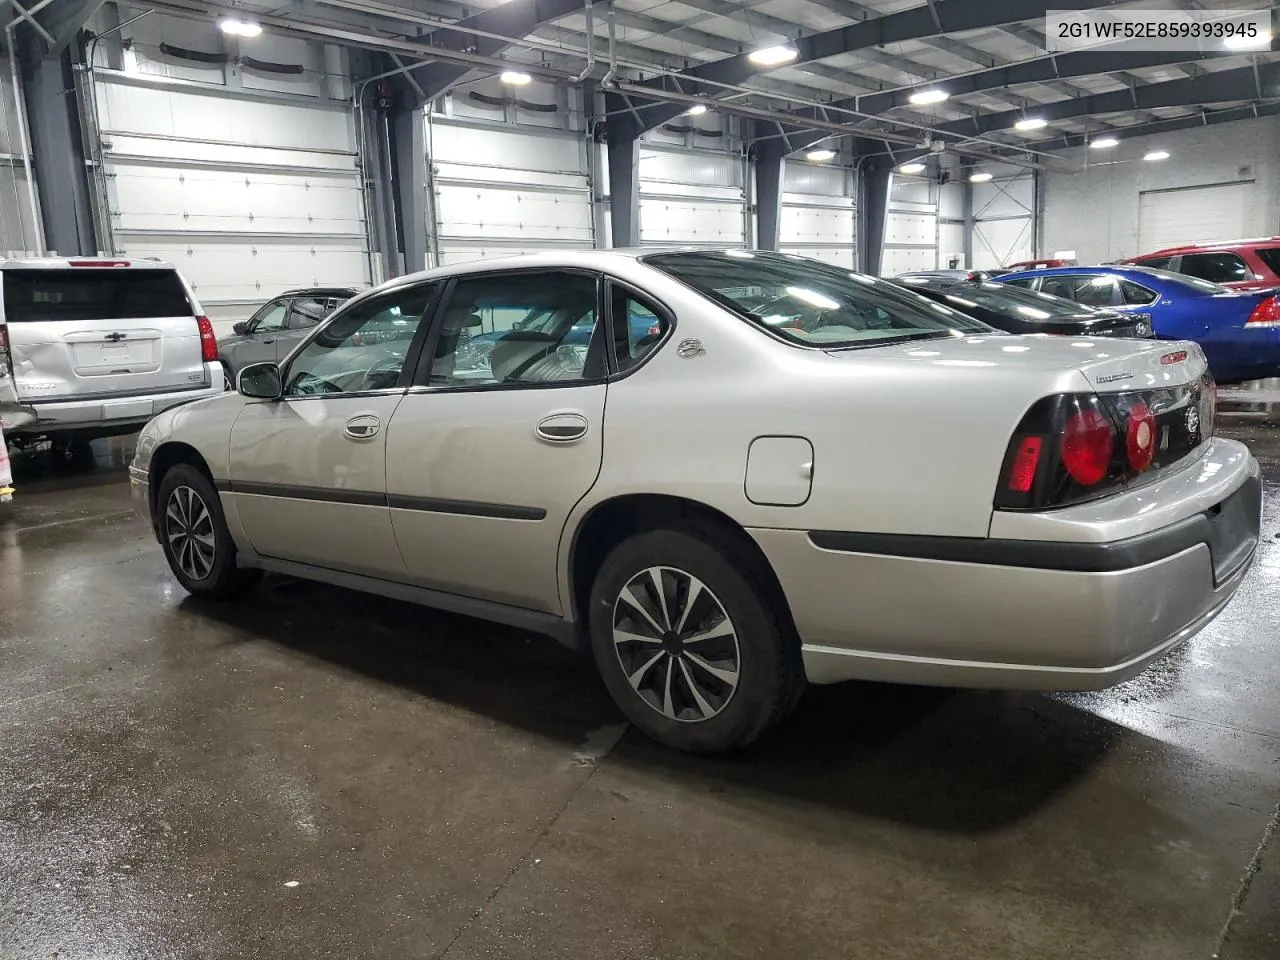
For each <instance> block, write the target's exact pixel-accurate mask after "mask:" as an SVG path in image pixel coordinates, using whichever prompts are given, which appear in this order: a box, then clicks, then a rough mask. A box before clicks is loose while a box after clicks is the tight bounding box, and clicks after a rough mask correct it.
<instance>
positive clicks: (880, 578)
mask: <svg viewBox="0 0 1280 960" xmlns="http://www.w3.org/2000/svg"><path fill="white" fill-rule="evenodd" d="M781 299H787V300H789V301H792V302H794V303H795V304H796V305H797V307H803V308H804V309H797V310H796V311H792V312H794V313H796V314H797V315H798V316H800V319H799V320H797V321H796V322H795V323H788V324H786V325H777V324H770V323H768V322H767V318H765V317H762V316H761V315H760V314H758V313H757V312H755V307H757V306H758V305H759V304H761V303H773V304H776V303H777V302H779V300H781ZM531 317H534V318H536V322H530V319H529V318H531ZM481 338H484V339H483V340H482V341H481V342H485V343H488V344H489V346H488V348H487V349H485V350H484V351H476V350H474V349H472V345H473V344H474V343H475V342H476V341H477V340H481ZM1205 370H1206V368H1205V362H1204V357H1203V356H1202V355H1201V353H1200V351H1199V349H1198V348H1197V347H1196V346H1195V345H1194V344H1191V343H1180V342H1158V341H1138V340H1114V339H1111V340H1098V341H1096V342H1095V341H1092V340H1088V339H1080V338H1069V337H1043V336H1014V335H1008V334H1003V333H1000V332H998V331H995V330H992V329H991V328H989V327H986V326H984V325H982V324H981V323H979V322H977V321H975V320H972V319H970V318H968V317H966V316H964V315H962V314H959V313H957V312H955V311H953V310H951V309H949V308H948V307H946V306H944V305H941V304H936V303H933V302H931V301H927V300H925V299H924V298H922V297H920V296H918V295H916V294H914V293H912V292H910V291H907V290H904V289H902V288H900V287H898V286H896V285H894V284H892V283H890V282H887V281H884V280H878V279H875V278H872V277H866V276H861V275H859V274H852V273H849V272H848V271H846V270H841V269H839V268H836V267H833V266H829V265H825V264H821V263H817V262H814V261H809V260H804V259H801V258H799V257H794V256H790V255H780V254H776V253H763V252H760V253H751V252H745V251H737V250H729V251H720V252H717V251H687V250H686V251H656V250H648V251H593V252H574V253H571V254H565V253H561V254H547V255H534V256H524V257H517V258H512V259H509V260H501V261H492V262H487V263H475V264H469V265H462V266H454V267H449V268H445V269H442V270H437V271H433V272H428V273H422V274H416V275H414V276H411V277H407V278H402V279H399V280H396V281H393V282H391V283H389V284H385V285H383V286H381V287H379V288H377V289H375V290H373V291H371V292H369V293H366V294H363V295H361V296H359V297H357V298H356V299H354V300H352V301H351V302H349V303H347V304H346V305H345V306H343V307H342V308H341V309H340V310H338V312H337V313H335V314H334V316H332V317H331V318H330V319H329V320H328V321H326V322H325V323H324V324H322V325H321V326H319V327H318V328H316V330H315V331H313V333H312V334H311V336H310V337H309V338H308V339H307V340H306V341H305V342H304V343H303V344H302V345H301V346H300V347H299V348H298V349H297V350H295V351H294V352H293V353H292V354H291V355H290V356H289V357H287V358H285V359H284V360H283V361H282V362H281V363H279V364H275V363H268V364H260V365H256V366H251V367H246V368H245V369H244V370H242V371H241V373H240V377H239V384H238V386H239V392H238V393H237V394H234V395H231V396H227V397H223V398H218V399H214V400H209V401H203V402H199V403H193V404H188V405H185V406H183V407H180V408H178V409H176V410H173V411H170V412H167V413H165V414H162V415H161V416H160V417H158V418H157V419H156V420H155V421H153V422H152V423H151V424H150V425H148V426H147V428H146V429H145V430H144V431H143V432H142V435H141V437H140V440H139V444H138V451H137V458H136V460H135V462H134V464H133V465H132V468H131V481H132V483H133V486H134V491H135V495H136V497H137V499H138V501H139V503H140V505H141V508H142V510H143V511H144V513H145V514H146V515H147V516H148V517H149V518H150V521H151V523H152V524H153V526H154V528H155V532H156V535H157V537H158V538H159V540H160V543H161V544H162V545H163V547H164V551H165V555H166V556H167V558H168V560H169V564H170V566H171V568H172V570H173V574H174V576H175V577H176V578H177V579H178V581H179V582H180V583H181V584H182V585H183V586H184V587H185V588H186V589H187V590H189V591H190V592H192V593H194V594H197V595H201V596H207V597H211V598H217V599H223V598H231V597H235V596H237V595H239V594H241V593H242V592H243V591H244V590H246V589H248V588H249V587H250V586H251V585H252V584H253V583H254V581H255V579H256V578H257V576H258V575H259V573H260V572H261V571H263V570H271V571H277V572H281V573H285V574H290V575H295V576H299V577H305V578H311V579H315V580H319V581H323V582H326V583H331V584H338V585H342V586H347V587H353V588H356V589H360V590H366V591H371V592H374V593H378V594H383V595H385V596H389V597H398V598H402V599H407V600H413V601H418V602H422V603H425V604H429V605H433V606H437V607H441V608H445V609H449V610H453V611H458V612H462V613H466V614H472V615H475V616H478V617H485V618H489V619H492V620H496V621H500V622H503V623H508V624H514V625H517V626H520V627H524V628H528V629H531V630H536V631H541V632H544V633H547V634H551V635H553V636H555V637H558V638H560V639H561V640H563V641H565V642H566V643H570V644H573V645H576V646H581V647H583V648H589V649H590V650H591V651H592V653H593V655H594V658H595V661H596V664H597V665H598V667H599V669H600V672H601V674H602V676H603V678H604V681H605V683H606V685H607V686H608V689H609V690H610V691H611V693H612V694H613V696H614V697H615V698H616V699H617V702H618V704H619V706H620V707H621V708H622V710H623V711H624V712H625V713H626V715H627V716H628V717H629V718H630V719H631V720H632V721H633V722H634V723H635V724H636V725H637V726H638V727H640V728H641V729H642V730H644V731H645V732H646V733H648V734H650V735H651V736H653V737H655V738H657V739H659V740H661V741H663V742H665V743H668V744H671V745H673V746H675V747H679V748H682V749H688V750H700V751H712V750H724V749H730V748H734V747H739V746H742V745H743V744H746V743H749V742H751V741H752V740H754V739H755V738H756V737H758V736H760V735H761V734H762V733H763V732H764V731H765V730H766V729H768V728H769V727H770V725H772V724H774V723H776V722H777V721H778V720H780V719H781V718H782V717H784V716H785V715H786V714H787V713H788V712H789V711H790V710H791V709H792V707H793V706H794V705H795V703H796V702H797V699H798V698H799V696H800V693H801V691H802V690H803V688H804V685H805V683H806V681H808V682H813V683H831V682H835V681H840V680H847V679H850V678H862V679H873V680H889V681H901V682H905V683H925V684H944V685H958V686H980V687H1019V688H1031V689H1086V688H1097V687H1103V686H1107V685H1109V684H1113V683H1116V682H1118V681H1121V680H1124V679H1126V678H1128V677H1132V676H1134V675H1135V674H1137V673H1138V672H1140V671H1141V670H1143V669H1144V668H1145V667H1146V666H1147V665H1148V664H1149V663H1151V662H1152V661H1153V660H1155V659H1156V658H1158V657H1160V656H1162V655H1164V654H1165V653H1167V652H1168V651H1169V650H1171V649H1172V648H1173V647H1174V646H1176V645H1177V644H1178V643H1180V642H1182V641H1183V640H1185V639H1186V638H1187V637H1189V636H1191V635H1192V634H1194V633H1195V632H1196V631H1197V630H1199V629H1200V628H1201V627H1202V626H1203V625H1204V624H1205V623H1207V622H1208V621H1209V620H1210V619H1212V618H1213V617H1214V616H1216V615H1217V614H1218V613H1219V612H1220V611H1221V610H1222V608H1223V607H1224V605H1225V604H1226V603H1227V602H1228V600H1230V598H1231V597H1232V595H1233V594H1234V593H1235V590H1236V588H1237V587H1238V586H1239V584H1240V581H1241V579H1242V578H1243V577H1244V575H1245V572H1246V570H1247V569H1248V567H1249V564H1250V562H1251V560H1252V558H1253V554H1254V550H1255V547H1256V544H1257V540H1258V529H1259V520H1260V510H1261V485H1260V479H1259V470H1258V464H1257V462H1256V461H1255V460H1254V459H1253V457H1251V456H1250V454H1249V451H1248V450H1247V449H1246V448H1245V447H1244V446H1242V445H1241V444H1239V443H1236V442H1234V441H1231V440H1226V439H1222V438H1218V437H1215V436H1214V435H1213V402H1214V401H1213V397H1214V387H1213V383H1212V381H1211V380H1209V379H1208V377H1207V375H1206V372H1205Z"/></svg>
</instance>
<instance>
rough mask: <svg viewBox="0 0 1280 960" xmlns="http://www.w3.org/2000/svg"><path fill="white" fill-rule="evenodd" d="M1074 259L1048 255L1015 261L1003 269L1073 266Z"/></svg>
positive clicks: (1012, 270)
mask: <svg viewBox="0 0 1280 960" xmlns="http://www.w3.org/2000/svg"><path fill="white" fill-rule="evenodd" d="M1075 265H1076V261H1074V260H1059V259H1058V258H1056V257H1048V258H1046V259H1043V260H1019V261H1018V262H1017V263H1011V264H1009V265H1008V266H1007V267H1005V268H1004V269H1005V270H1006V271H1008V272H1009V273H1013V272H1014V271H1015V270H1048V269H1050V268H1052V267H1074V266H1075Z"/></svg>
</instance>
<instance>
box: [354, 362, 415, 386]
mask: <svg viewBox="0 0 1280 960" xmlns="http://www.w3.org/2000/svg"><path fill="white" fill-rule="evenodd" d="M403 368H404V357H402V356H396V355H395V354H392V355H391V356H389V357H383V358H382V359H381V360H375V361H374V362H373V363H372V364H370V365H369V369H368V370H366V371H365V372H364V381H363V382H362V383H361V384H360V389H361V390H385V389H386V388H387V385H386V384H382V385H379V384H378V382H377V378H378V377H385V376H386V375H387V374H394V376H395V379H397V380H398V379H399V378H400V371H401V370H402V369H403ZM390 385H391V386H395V384H394V383H392V384H390Z"/></svg>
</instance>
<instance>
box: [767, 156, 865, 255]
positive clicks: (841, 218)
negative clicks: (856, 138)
mask: <svg viewBox="0 0 1280 960" xmlns="http://www.w3.org/2000/svg"><path fill="white" fill-rule="evenodd" d="M853 195H854V189H853V172H852V171H851V170H848V169H846V168H844V167H835V166H830V165H823V164H816V163H802V162H798V161H795V160H788V161H787V162H786V165H785V166H784V167H783V182H782V219H781V221H780V223H779V228H778V234H779V240H778V245H779V248H780V249H781V250H782V251H783V252H784V253H794V254H797V255H799V256H802V257H812V258H814V259H815V260H825V261H827V262H828V263H834V264H837V265H838V266H841V267H848V268H849V269H853V261H854V223H855V219H856V218H855V216H854V205H853Z"/></svg>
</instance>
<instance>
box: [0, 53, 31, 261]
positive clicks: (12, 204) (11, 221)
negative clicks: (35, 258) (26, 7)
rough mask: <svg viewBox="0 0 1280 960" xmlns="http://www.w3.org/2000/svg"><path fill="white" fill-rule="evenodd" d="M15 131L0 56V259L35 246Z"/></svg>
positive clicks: (10, 89) (4, 65) (5, 62)
mask: <svg viewBox="0 0 1280 960" xmlns="http://www.w3.org/2000/svg"><path fill="white" fill-rule="evenodd" d="M18 129H19V128H18V116H17V105H16V104H15V103H14V100H13V87H12V86H11V85H10V83H9V61H8V60H7V59H6V58H5V57H2V56H0V256H4V255H6V254H10V253H12V254H18V255H20V254H23V253H27V252H31V251H34V249H35V246H36V235H35V231H34V229H33V227H32V223H31V204H30V201H29V199H28V194H27V176H26V173H25V172H24V170H23V168H22V160H21V159H20V158H19V156H18V154H19V153H20V152H21V142H22V141H21V138H20V137H19V134H18Z"/></svg>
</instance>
